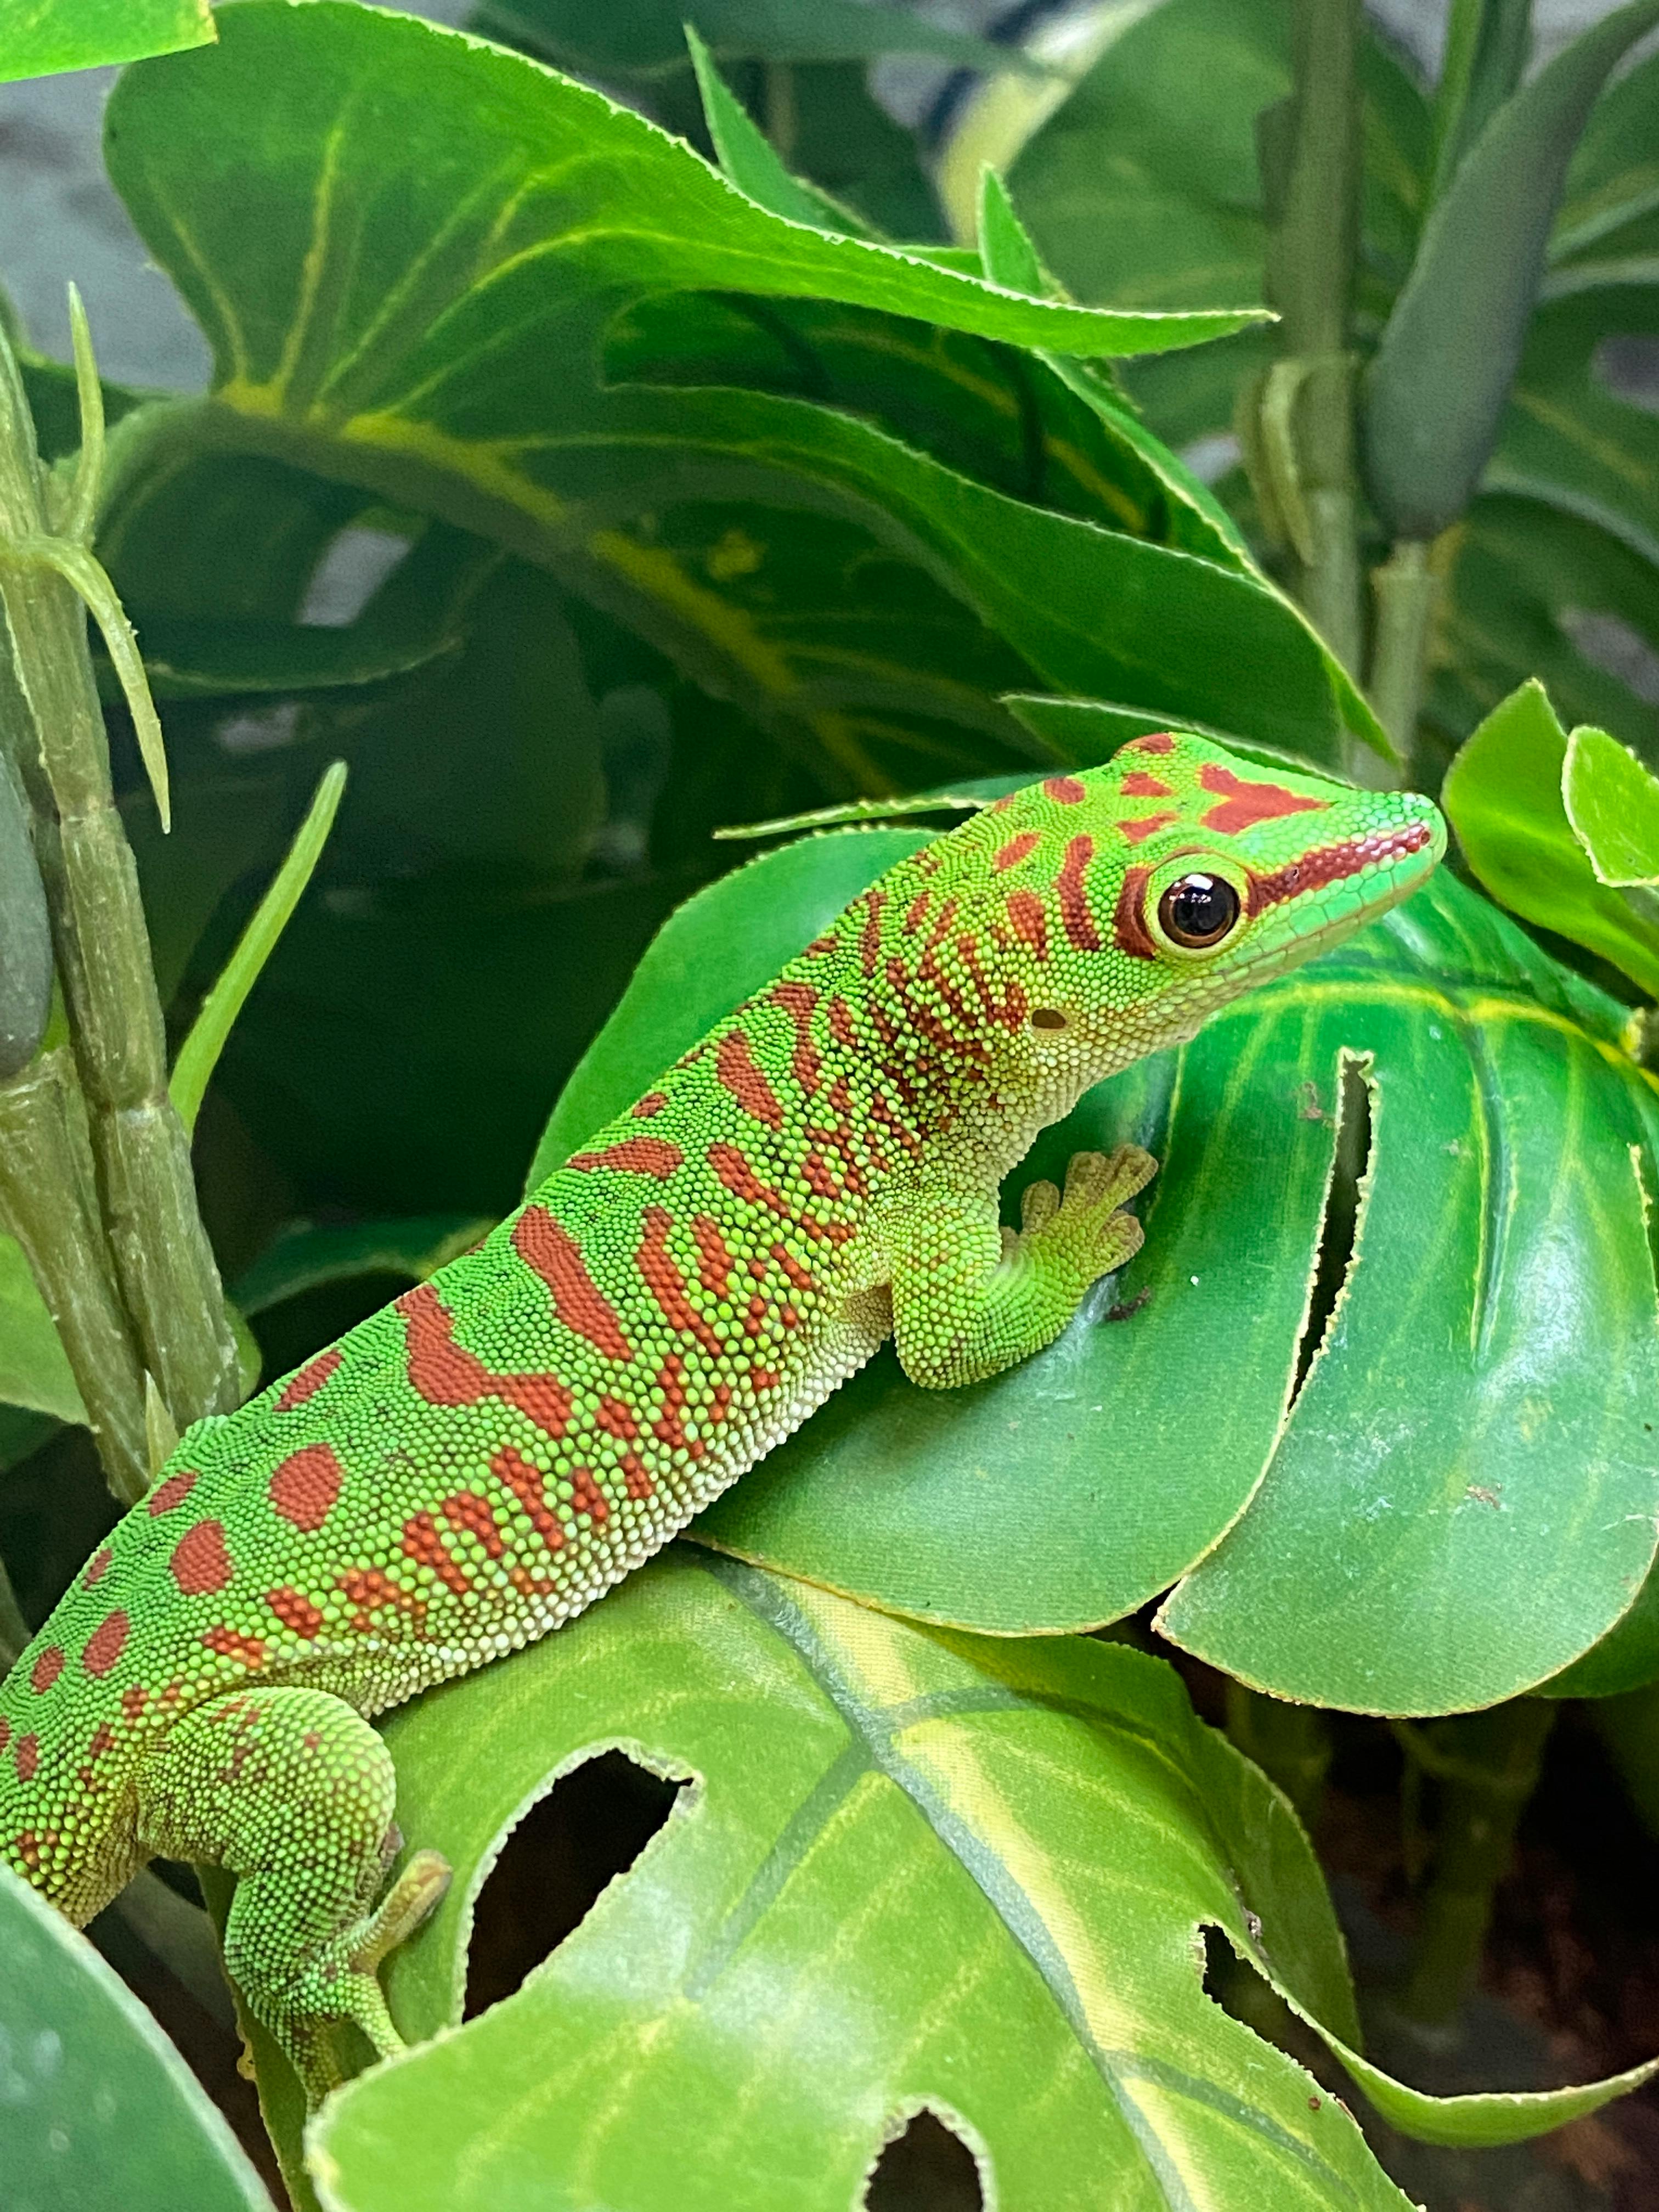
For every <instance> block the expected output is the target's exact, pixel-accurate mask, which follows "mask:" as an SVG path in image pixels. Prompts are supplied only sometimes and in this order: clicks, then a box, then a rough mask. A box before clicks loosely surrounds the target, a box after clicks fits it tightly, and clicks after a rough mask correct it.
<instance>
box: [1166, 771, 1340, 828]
mask: <svg viewBox="0 0 1659 2212" xmlns="http://www.w3.org/2000/svg"><path fill="white" fill-rule="evenodd" d="M1198 780H1199V782H1200V785H1201V786H1202V787H1203V788H1204V789H1205V790H1206V791H1207V792H1211V793H1214V795H1215V796H1216V797H1217V798H1218V799H1219V800H1220V802H1221V803H1220V805H1218V806H1212V807H1211V808H1210V810H1209V811H1208V812H1207V813H1206V814H1205V815H1203V816H1202V817H1200V818H1201V820H1202V822H1203V824H1204V827H1205V828H1206V829H1218V830H1219V831H1220V832H1221V833H1222V834H1223V835H1224V836H1229V837H1236V836H1237V835H1238V833H1239V831H1240V830H1241V829H1251V828H1253V827H1254V826H1255V823H1258V822H1274V821H1277V820H1278V819H1279V817H1280V816H1281V815H1285V814H1318V813H1322V812H1323V811H1324V810H1325V808H1326V807H1328V805H1330V803H1331V802H1330V801H1329V799H1304V797H1303V796H1302V794H1301V793H1299V792H1295V791H1287V790H1286V789H1285V787H1284V785H1283V784H1282V783H1246V782H1245V781H1243V778H1242V777H1239V776H1237V775H1234V774H1233V772H1232V770H1231V769H1230V768H1223V766H1222V765H1221V763H1220V762H1219V761H1206V762H1205V763H1204V765H1203V767H1202V768H1201V769H1200V770H1199V772H1198Z"/></svg>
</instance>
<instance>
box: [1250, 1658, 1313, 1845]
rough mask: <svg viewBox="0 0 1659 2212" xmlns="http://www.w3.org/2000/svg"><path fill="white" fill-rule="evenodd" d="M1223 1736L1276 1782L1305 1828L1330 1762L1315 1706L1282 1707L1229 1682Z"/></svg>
mask: <svg viewBox="0 0 1659 2212" xmlns="http://www.w3.org/2000/svg"><path fill="white" fill-rule="evenodd" d="M1227 1734H1228V1735H1229V1736H1230V1737H1231V1739H1232V1741H1233V1742H1234V1743H1235V1744H1236V1745H1237V1747H1238V1748H1239V1750H1240V1751H1242V1752H1243V1753H1244V1756H1245V1757H1246V1758H1247V1759H1254V1760H1255V1763H1256V1765H1258V1766H1259V1767H1260V1768H1261V1771H1262V1772H1263V1773H1264V1774H1266V1775H1267V1777H1268V1778H1269V1779H1270V1780H1272V1781H1273V1782H1276V1783H1277V1784H1279V1788H1280V1789H1281V1790H1283V1791H1284V1792H1285V1796H1287V1797H1288V1798H1289V1799H1290V1801H1291V1804H1292V1805H1294V1806H1295V1808H1296V1809H1297V1814H1298V1815H1299V1816H1300V1819H1301V1821H1302V1825H1303V1826H1304V1828H1311V1827H1312V1826H1313V1825H1314V1823H1315V1822H1316V1820H1318V1818H1319V1808H1320V1807H1321V1805H1322V1802H1324V1796H1325V1776H1326V1772H1327V1771H1328V1768H1329V1766H1330V1763H1331V1735H1330V1725H1329V1723H1328V1721H1327V1720H1326V1718H1325V1716H1324V1714H1323V1713H1322V1711H1320V1710H1319V1708H1318V1706H1317V1705H1286V1704H1285V1703H1284V1702H1283V1700H1282V1699H1279V1698H1268V1697H1264V1696H1263V1695H1262V1693H1261V1691H1259V1690H1247V1689H1246V1688H1245V1686H1244V1685H1243V1683H1242V1682H1235V1681H1231V1680H1229V1682H1228V1684H1227Z"/></svg>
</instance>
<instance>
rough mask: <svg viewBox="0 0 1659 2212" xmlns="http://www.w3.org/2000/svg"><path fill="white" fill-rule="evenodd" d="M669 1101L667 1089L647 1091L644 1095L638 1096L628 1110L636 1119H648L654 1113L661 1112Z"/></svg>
mask: <svg viewBox="0 0 1659 2212" xmlns="http://www.w3.org/2000/svg"><path fill="white" fill-rule="evenodd" d="M667 1103H668V1093H667V1092H666V1091H647V1092H646V1094H645V1096H644V1097H643V1098H636V1099H635V1102H634V1103H633V1104H632V1105H631V1106H630V1107H629V1109H628V1110H629V1113H630V1114H632V1115H634V1117H635V1120H636V1121H649V1120H650V1119H651V1116H652V1115H653V1114H660V1113H661V1111H662V1109H663V1108H664V1107H665V1105H666V1104H667Z"/></svg>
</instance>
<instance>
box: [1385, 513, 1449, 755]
mask: <svg viewBox="0 0 1659 2212" xmlns="http://www.w3.org/2000/svg"><path fill="white" fill-rule="evenodd" d="M1371 581H1372V584H1373V586H1374V587H1375V589H1376V644H1375V646H1374V647H1373V648H1372V652H1371V682H1370V694H1371V704H1372V706H1373V707H1374V708H1376V718H1377V720H1378V721H1380V722H1381V723H1382V725H1383V728H1384V729H1385V730H1386V731H1387V732H1388V733H1389V737H1390V738H1392V739H1393V741H1394V747H1395V751H1396V752H1397V753H1398V754H1399V756H1400V757H1401V761H1402V762H1403V763H1405V766H1406V770H1407V778H1408V780H1409V776H1410V772H1411V769H1412V765H1413V761H1414V760H1415V758H1416V754H1417V721H1418V716H1419V714H1420V713H1421V711H1422V706H1423V689H1424V684H1425V678H1426V675H1427V671H1428V659H1429V641H1430V637H1431V633H1432V630H1433V627H1434V611H1435V605H1436V602H1437V600H1438V599H1439V597H1440V578H1439V576H1438V575H1437V574H1436V572H1435V570H1434V568H1433V567H1432V565H1431V561H1430V557H1429V548H1428V546H1427V545H1426V544H1424V543H1423V541H1422V540H1421V539H1420V538H1401V540H1400V542H1399V544H1397V545H1396V546H1395V549H1394V551H1393V552H1392V553H1391V554H1390V555H1389V558H1388V560H1387V561H1385V562H1384V563H1383V566H1382V567H1381V568H1379V569H1377V571H1376V574H1375V575H1374V576H1373V577H1372V579H1371Z"/></svg>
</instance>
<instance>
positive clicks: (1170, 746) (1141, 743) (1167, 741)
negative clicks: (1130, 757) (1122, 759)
mask: <svg viewBox="0 0 1659 2212" xmlns="http://www.w3.org/2000/svg"><path fill="white" fill-rule="evenodd" d="M1175 744H1176V741H1175V739H1174V738H1172V737H1171V736H1170V732H1168V731H1167V730H1154V731H1153V732H1152V734H1151V736H1150V737H1145V738H1130V740H1129V742H1128V744H1127V745H1120V746H1119V747H1118V750H1119V752H1121V753H1172V752H1173V751H1174V750H1175Z"/></svg>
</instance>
